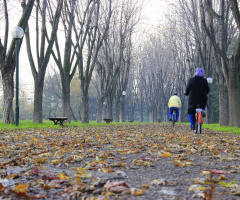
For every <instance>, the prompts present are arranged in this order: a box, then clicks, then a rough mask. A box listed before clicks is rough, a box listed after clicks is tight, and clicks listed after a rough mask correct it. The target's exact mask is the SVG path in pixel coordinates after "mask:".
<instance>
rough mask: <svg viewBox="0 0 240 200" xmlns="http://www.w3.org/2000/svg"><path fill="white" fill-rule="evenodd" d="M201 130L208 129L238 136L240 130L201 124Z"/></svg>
mask: <svg viewBox="0 0 240 200" xmlns="http://www.w3.org/2000/svg"><path fill="white" fill-rule="evenodd" d="M203 128H209V129H211V130H216V131H223V132H230V133H233V134H239V135H240V128H238V127H229V126H219V124H203Z"/></svg>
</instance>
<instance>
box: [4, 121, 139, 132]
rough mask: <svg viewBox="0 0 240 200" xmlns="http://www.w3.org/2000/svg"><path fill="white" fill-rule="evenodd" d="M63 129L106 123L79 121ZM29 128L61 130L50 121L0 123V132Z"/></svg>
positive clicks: (65, 125) (65, 124)
mask: <svg viewBox="0 0 240 200" xmlns="http://www.w3.org/2000/svg"><path fill="white" fill-rule="evenodd" d="M126 123H129V124H130V122H125V123H117V122H111V123H109V124H108V125H116V124H126ZM136 123H139V122H131V124H136ZM63 124H64V127H88V126H104V125H106V122H101V123H96V122H95V121H90V122H89V123H84V124H83V123H82V122H81V121H78V122H75V121H71V123H63ZM29 128H53V129H58V128H61V126H60V125H59V124H58V125H55V124H54V123H53V122H52V121H49V120H43V123H42V124H38V123H33V122H32V120H23V121H21V120H20V121H19V126H16V125H15V124H5V123H2V122H0V130H3V131H4V130H14V129H29Z"/></svg>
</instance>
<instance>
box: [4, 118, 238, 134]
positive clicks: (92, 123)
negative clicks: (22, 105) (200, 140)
mask: <svg viewBox="0 0 240 200" xmlns="http://www.w3.org/2000/svg"><path fill="white" fill-rule="evenodd" d="M139 123H140V122H138V121H134V122H124V123H118V122H111V123H110V124H107V125H118V124H139ZM144 123H147V122H144ZM148 123H149V122H148ZM163 123H164V122H163ZM183 124H185V125H188V126H189V123H183ZM104 125H106V123H105V122H101V123H96V122H95V121H90V122H89V124H83V123H81V122H80V121H78V122H75V121H72V122H71V123H64V127H88V126H104ZM29 128H39V129H40V128H52V129H58V128H61V126H60V125H54V123H53V122H52V121H49V120H44V121H43V123H42V124H38V123H33V122H32V120H24V121H20V122H19V126H15V125H14V124H4V123H2V122H0V130H2V131H9V130H15V129H29ZM203 128H208V129H211V130H216V131H223V132H230V133H233V134H239V135H240V128H237V127H228V126H219V124H203Z"/></svg>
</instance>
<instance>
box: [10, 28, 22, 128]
mask: <svg viewBox="0 0 240 200" xmlns="http://www.w3.org/2000/svg"><path fill="white" fill-rule="evenodd" d="M11 34H12V37H13V38H14V39H15V43H16V51H15V54H16V107H15V125H16V126H18V125H19V96H18V85H19V83H18V80H19V63H18V56H19V40H20V39H21V38H22V37H23V35H24V31H23V29H22V28H21V27H19V26H16V27H14V28H13V29H12V31H11Z"/></svg>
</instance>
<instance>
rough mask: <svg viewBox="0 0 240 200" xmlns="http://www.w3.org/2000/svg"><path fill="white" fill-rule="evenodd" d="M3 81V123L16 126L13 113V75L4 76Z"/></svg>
mask: <svg viewBox="0 0 240 200" xmlns="http://www.w3.org/2000/svg"><path fill="white" fill-rule="evenodd" d="M2 81H3V99H4V102H3V119H2V122H3V123H6V124H9V123H13V124H14V113H13V97H14V94H13V93H14V85H13V83H14V82H13V73H9V72H8V73H4V74H2Z"/></svg>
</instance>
